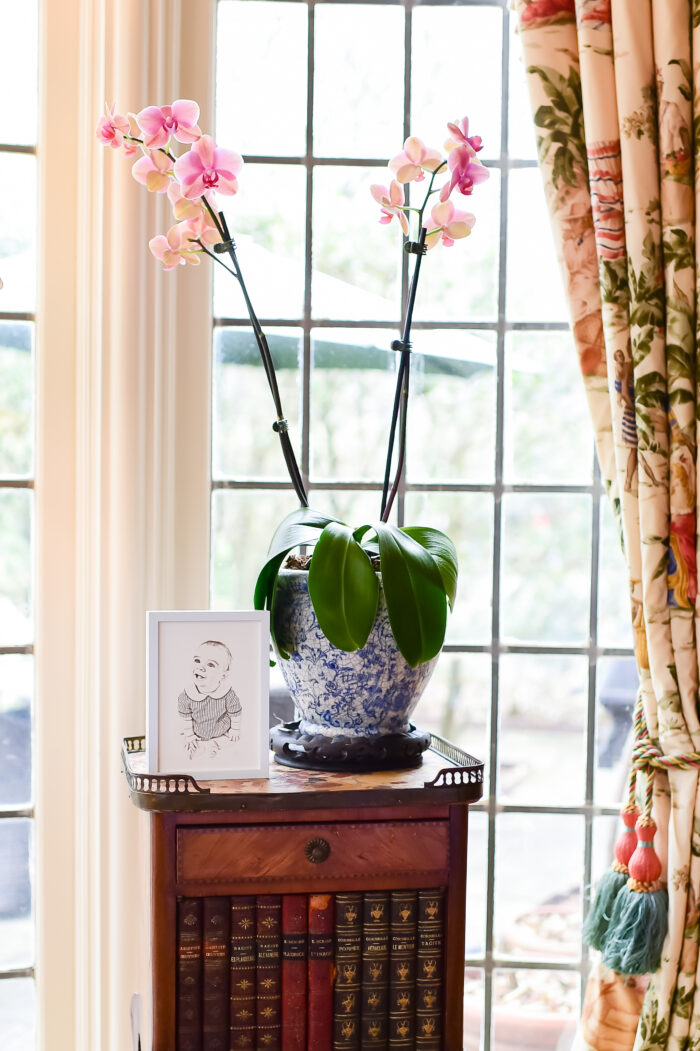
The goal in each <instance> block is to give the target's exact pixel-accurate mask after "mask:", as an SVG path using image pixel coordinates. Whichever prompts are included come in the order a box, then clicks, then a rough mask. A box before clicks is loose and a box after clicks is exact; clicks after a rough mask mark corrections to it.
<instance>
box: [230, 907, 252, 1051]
mask: <svg viewBox="0 0 700 1051" xmlns="http://www.w3.org/2000/svg"><path fill="white" fill-rule="evenodd" d="M230 908H231V942H230V960H229V1051H255V971H256V961H255V898H254V897H253V895H243V894H241V895H234V896H233V897H232V898H231V899H230Z"/></svg>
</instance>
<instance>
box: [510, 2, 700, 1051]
mask: <svg viewBox="0 0 700 1051" xmlns="http://www.w3.org/2000/svg"><path fill="white" fill-rule="evenodd" d="M517 12H518V20H519V30H520V37H521V41H522V47H523V54H524V60H525V67H526V70H527V79H528V86H529V89H530V95H531V100H532V109H533V115H534V121H535V125H536V132H537V139H538V150H539V159H540V166H541V170H542V174H543V178H544V183H545V189H546V195H547V199H548V205H549V209H550V213H551V218H552V225H553V229H554V232H555V238H556V241H557V245H558V250H559V256H560V260H561V264H562V270H563V273H564V279H565V284H566V288H567V293H568V300H569V305H570V312H571V322H572V329H573V337H574V343H575V347H576V351H577V353H578V358H579V362H580V366H581V373H582V376H583V382H584V384H585V388H586V392H587V395H588V400H589V405H590V410H591V415H592V419H593V425H594V431H595V437H596V442H597V447H598V456H599V461H600V465H601V472H602V475H603V478H604V480H605V485H606V487H607V489H608V492H609V495H610V499H611V501H612V506H613V509H614V512H615V514H616V516H617V518H618V520H619V523H620V532H621V538H622V541H623V546H624V551H625V556H626V559H627V565H628V569H629V586H630V615H631V620H632V626H633V630H634V640H635V653H636V658H637V665H638V669H639V674H640V689H641V699H642V703H643V713H644V718H645V721H646V729H647V730H648V734H649V737H650V738H651V741H652V742H653V744H654V745H656V746H657V747H658V749H659V751H660V752H661V753H663V755H664V756H666V757H672V758H671V760H670V766H669V769H668V772H667V773H666V772H665V771H662V770H659V771H658V772H657V773H656V776H655V784H654V818H655V820H656V823H657V825H658V833H657V836H656V850H657V853H658V854H659V855H660V857H661V860H662V862H663V873H662V880H663V881H665V882H667V885H668V894H669V921H668V922H669V926H668V934H667V936H666V940H665V943H664V947H663V951H662V956H661V965H660V967H659V969H658V970H657V971H656V973H654V974H653V975H651V976H650V977H639V976H637V977H630V976H625V975H620V974H618V973H617V972H615V971H611V970H609V969H607V968H606V967H605V966H603V964H602V963H601V962H599V963H598V964H597V965H596V966H595V967H594V969H593V972H592V975H591V978H590V981H589V985H588V989H587V993H586V998H585V1003H584V1008H583V1013H582V1019H581V1024H580V1027H579V1032H578V1035H577V1038H576V1042H575V1045H574V1046H575V1049H576V1051H632V1049H634V1051H642V1049H643V1051H657V1049H658V1051H660V1049H666V1048H669V1049H674V1051H700V980H699V979H700V959H699V957H698V943H699V939H700V911H699V909H700V796H699V794H698V768H697V766H695V765H693V764H694V762H695V759H694V757H695V756H697V753H698V752H699V751H700V722H699V720H698V656H699V652H700V646H699V645H698V633H699V631H700V625H699V624H698V614H699V613H700V604H699V603H698V594H697V569H696V565H697V561H696V550H697V484H696V475H697V433H696V418H697V415H698V385H697V384H698V375H697V371H698V370H697V316H696V299H697V281H698V276H697V275H698V266H697V263H696V212H697V206H696V202H697V198H698V192H699V190H700V166H699V164H698V159H699V158H698V147H699V140H700V0H517ZM678 757H685V758H684V759H680V760H678ZM688 757H689V758H688Z"/></svg>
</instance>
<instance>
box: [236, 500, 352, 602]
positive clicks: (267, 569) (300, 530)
mask: <svg viewBox="0 0 700 1051" xmlns="http://www.w3.org/2000/svg"><path fill="white" fill-rule="evenodd" d="M337 521H338V519H337V518H333V516H332V515H324V514H321V513H320V512H319V511H314V510H313V509H312V508H310V507H298V508H297V509H296V510H294V511H292V512H291V513H290V514H288V515H287V517H286V518H284V519H283V520H282V522H280V524H279V526H278V527H277V529H276V530H275V534H274V536H273V537H272V540H271V541H270V547H269V549H268V552H267V559H266V561H265V565H264V566H263V567H262V569H261V570H260V573H259V574H258V579H257V581H256V583H255V595H254V599H253V602H254V607H255V609H271V608H272V595H273V592H274V589H275V581H276V580H277V574H278V572H279V569H280V566H281V565H282V563H283V561H284V559H285V558H286V556H287V555H288V554H289V552H290V551H291V550H292V548H295V547H301V546H303V545H304V544H314V543H315V542H316V540H317V539H318V531H319V530H321V529H324V528H325V527H326V526H327V525H328V523H329V522H337Z"/></svg>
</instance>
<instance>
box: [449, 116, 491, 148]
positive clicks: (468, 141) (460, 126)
mask: <svg viewBox="0 0 700 1051" xmlns="http://www.w3.org/2000/svg"><path fill="white" fill-rule="evenodd" d="M447 128H448V130H449V132H450V135H451V136H452V137H451V138H450V139H448V140H447V142H446V143H445V149H446V150H452V149H454V147H455V144H457V145H458V146H468V147H469V149H470V150H471V151H472V156H473V155H474V154H475V153H478V152H479V150H480V149H481V147H482V146H483V143H482V141H481V136H479V135H471V136H470V135H469V117H462V119H461V120H460V121H455V122H454V123H453V122H452V121H448V124H447Z"/></svg>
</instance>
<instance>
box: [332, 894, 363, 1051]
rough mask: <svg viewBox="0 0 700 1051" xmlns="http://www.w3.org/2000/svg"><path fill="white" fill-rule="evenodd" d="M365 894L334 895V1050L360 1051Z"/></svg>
mask: <svg viewBox="0 0 700 1051" xmlns="http://www.w3.org/2000/svg"><path fill="white" fill-rule="evenodd" d="M361 974H362V894H359V893H358V894H355V893H352V894H336V896H335V988H334V991H333V1051H359V1047H360V991H361V981H360V979H361Z"/></svg>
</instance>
